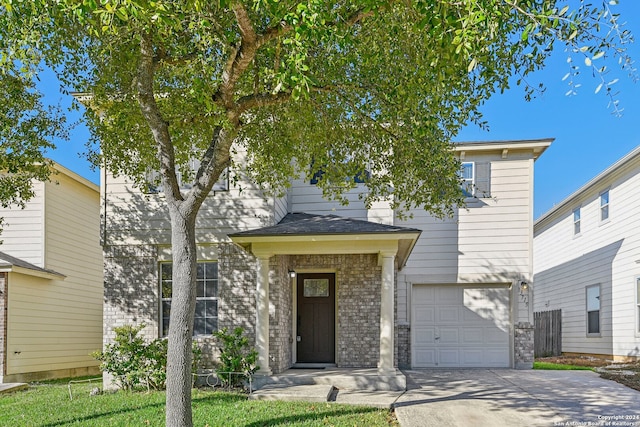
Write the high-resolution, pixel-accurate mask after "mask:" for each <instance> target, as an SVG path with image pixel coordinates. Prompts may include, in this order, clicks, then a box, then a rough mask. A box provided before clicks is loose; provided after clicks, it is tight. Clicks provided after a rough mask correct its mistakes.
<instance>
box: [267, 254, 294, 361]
mask: <svg viewBox="0 0 640 427" xmlns="http://www.w3.org/2000/svg"><path fill="white" fill-rule="evenodd" d="M269 267H270V268H269V269H270V273H269V300H270V304H269V359H270V368H271V370H272V372H274V373H278V372H282V371H284V370H286V369H288V368H289V367H290V366H291V361H292V360H293V357H292V354H291V346H292V344H293V324H292V322H293V295H292V283H291V278H290V277H289V256H275V257H272V258H271V260H270V266H269Z"/></svg>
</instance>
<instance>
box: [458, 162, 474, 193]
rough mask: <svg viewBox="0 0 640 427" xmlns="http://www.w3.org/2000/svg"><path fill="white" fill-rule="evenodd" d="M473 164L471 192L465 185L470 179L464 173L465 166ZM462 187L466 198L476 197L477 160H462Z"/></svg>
mask: <svg viewBox="0 0 640 427" xmlns="http://www.w3.org/2000/svg"><path fill="white" fill-rule="evenodd" d="M465 165H471V192H469V191H467V190H466V189H465V188H464V187H465V185H466V183H467V182H468V181H469V179H467V178H465V177H464V175H463V171H464V166H465ZM460 181H461V182H460V188H461V189H462V192H463V195H464V197H465V199H473V198H475V197H476V162H460Z"/></svg>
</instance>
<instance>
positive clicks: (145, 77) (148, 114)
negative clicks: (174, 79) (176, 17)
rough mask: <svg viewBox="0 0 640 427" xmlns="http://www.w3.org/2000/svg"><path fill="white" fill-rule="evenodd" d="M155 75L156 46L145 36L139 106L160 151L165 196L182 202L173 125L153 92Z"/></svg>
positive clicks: (148, 36) (142, 45)
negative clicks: (154, 58) (170, 132)
mask: <svg viewBox="0 0 640 427" xmlns="http://www.w3.org/2000/svg"><path fill="white" fill-rule="evenodd" d="M154 71H155V65H154V61H153V42H152V40H151V35H150V34H148V33H144V34H142V37H141V38H140V63H139V64H138V76H137V81H136V86H137V92H138V93H137V96H138V104H139V105H140V111H141V112H142V115H143V116H144V118H145V120H146V121H147V123H148V124H149V128H150V129H151V133H152V135H153V139H154V141H155V142H156V144H157V147H158V158H159V160H160V172H161V174H162V177H163V180H164V186H165V194H166V193H167V192H169V193H170V194H171V198H172V199H173V200H174V201H181V200H182V195H181V194H180V188H179V187H178V178H177V176H176V168H175V153H174V151H173V145H172V143H171V135H170V134H169V125H168V123H167V122H166V121H165V120H164V118H163V117H162V114H161V113H160V109H159V108H158V104H157V103H156V100H155V96H154V92H153V78H154Z"/></svg>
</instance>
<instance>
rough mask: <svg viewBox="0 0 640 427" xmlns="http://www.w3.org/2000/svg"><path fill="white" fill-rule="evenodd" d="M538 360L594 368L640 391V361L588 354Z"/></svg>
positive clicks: (609, 378) (611, 378)
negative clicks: (597, 356)
mask: <svg viewBox="0 0 640 427" xmlns="http://www.w3.org/2000/svg"><path fill="white" fill-rule="evenodd" d="M536 360H537V361H539V362H549V363H558V364H562V365H575V366H587V367H590V368H594V370H595V371H596V372H597V373H598V374H600V376H601V377H602V378H604V379H607V380H611V381H615V382H618V383H620V384H623V385H625V386H627V387H629V388H632V389H634V390H638V391H640V361H639V362H633V363H614V362H613V361H612V360H605V359H598V358H596V357H587V356H556V357H541V358H538V359H536Z"/></svg>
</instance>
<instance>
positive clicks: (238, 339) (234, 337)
mask: <svg viewBox="0 0 640 427" xmlns="http://www.w3.org/2000/svg"><path fill="white" fill-rule="evenodd" d="M213 336H214V337H215V338H216V339H217V340H218V343H219V348H220V364H219V365H218V367H217V368H216V372H217V373H218V376H219V378H220V379H221V380H222V381H223V383H226V385H229V386H234V387H235V386H239V385H242V383H243V382H244V381H245V380H246V379H248V378H249V376H250V375H252V374H253V373H255V372H256V371H257V370H258V369H260V367H259V366H257V365H256V359H257V358H258V352H257V351H256V350H255V349H253V348H251V347H250V346H249V339H248V338H247V337H246V336H245V335H244V330H243V329H242V328H241V327H237V328H235V329H234V330H233V332H229V330H228V329H227V328H222V329H220V330H219V331H216V332H214V333H213ZM228 372H238V373H240V374H241V375H224V373H228Z"/></svg>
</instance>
